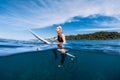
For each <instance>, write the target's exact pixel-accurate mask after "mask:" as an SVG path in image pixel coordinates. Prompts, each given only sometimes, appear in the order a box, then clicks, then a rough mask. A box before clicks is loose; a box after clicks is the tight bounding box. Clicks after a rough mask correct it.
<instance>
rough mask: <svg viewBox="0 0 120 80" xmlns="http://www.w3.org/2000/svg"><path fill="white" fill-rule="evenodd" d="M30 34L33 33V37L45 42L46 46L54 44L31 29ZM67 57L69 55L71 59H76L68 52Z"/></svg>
mask: <svg viewBox="0 0 120 80" xmlns="http://www.w3.org/2000/svg"><path fill="white" fill-rule="evenodd" d="M29 32H30V33H32V35H33V36H34V37H36V38H37V39H38V40H40V41H42V42H44V43H45V44H52V43H51V42H49V41H47V40H45V39H43V38H42V37H40V36H39V35H37V34H36V33H34V32H33V31H32V30H31V29H29ZM53 44H55V43H53ZM66 55H68V56H70V57H72V58H75V56H74V55H72V54H70V53H68V52H67V53H66Z"/></svg>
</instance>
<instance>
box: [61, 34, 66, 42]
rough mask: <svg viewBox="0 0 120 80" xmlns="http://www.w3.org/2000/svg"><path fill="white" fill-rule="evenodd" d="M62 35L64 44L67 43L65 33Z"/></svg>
mask: <svg viewBox="0 0 120 80" xmlns="http://www.w3.org/2000/svg"><path fill="white" fill-rule="evenodd" d="M61 37H62V39H63V44H65V43H66V39H65V35H64V34H62V35H61Z"/></svg>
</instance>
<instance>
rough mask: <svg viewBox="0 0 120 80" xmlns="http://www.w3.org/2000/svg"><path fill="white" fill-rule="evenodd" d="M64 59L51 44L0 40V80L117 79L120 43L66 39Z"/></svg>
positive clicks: (118, 78)
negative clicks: (66, 50) (70, 55)
mask: <svg viewBox="0 0 120 80" xmlns="http://www.w3.org/2000/svg"><path fill="white" fill-rule="evenodd" d="M64 47H65V48H67V49H68V50H69V51H68V52H69V53H70V54H72V55H74V56H76V57H75V58H74V59H73V60H71V57H69V56H66V57H65V62H64V65H63V67H60V68H59V67H58V64H60V60H61V53H60V52H58V51H57V46H56V45H55V44H52V45H48V44H44V43H42V42H39V41H18V40H6V39H0V80H120V40H119V39H117V40H69V41H67V44H65V45H64Z"/></svg>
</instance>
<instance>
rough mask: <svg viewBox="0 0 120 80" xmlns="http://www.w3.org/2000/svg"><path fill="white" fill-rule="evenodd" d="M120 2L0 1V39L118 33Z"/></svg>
mask: <svg viewBox="0 0 120 80" xmlns="http://www.w3.org/2000/svg"><path fill="white" fill-rule="evenodd" d="M119 3H120V0H0V38H8V39H19V40H28V39H34V37H33V36H32V35H31V34H30V33H29V32H28V30H27V29H28V28H30V29H32V30H33V31H34V32H36V33H37V34H38V35H40V36H41V37H43V38H50V37H54V36H56V35H57V34H56V32H55V28H56V26H58V25H61V26H62V27H63V32H64V33H65V34H66V35H74V34H86V33H93V32H97V31H116V32H120V5H119Z"/></svg>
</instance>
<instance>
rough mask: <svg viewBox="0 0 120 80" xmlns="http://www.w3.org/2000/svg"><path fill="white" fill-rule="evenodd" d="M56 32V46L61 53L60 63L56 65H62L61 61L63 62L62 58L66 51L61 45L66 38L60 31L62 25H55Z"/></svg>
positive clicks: (63, 58)
mask: <svg viewBox="0 0 120 80" xmlns="http://www.w3.org/2000/svg"><path fill="white" fill-rule="evenodd" d="M56 32H57V34H58V36H57V46H58V48H59V49H58V50H59V51H60V52H61V53H62V54H61V57H62V58H61V64H60V65H58V67H62V66H63V63H64V60H65V54H66V52H67V50H66V49H64V47H63V44H65V43H66V39H65V35H64V34H63V32H62V27H61V26H57V27H56Z"/></svg>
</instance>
